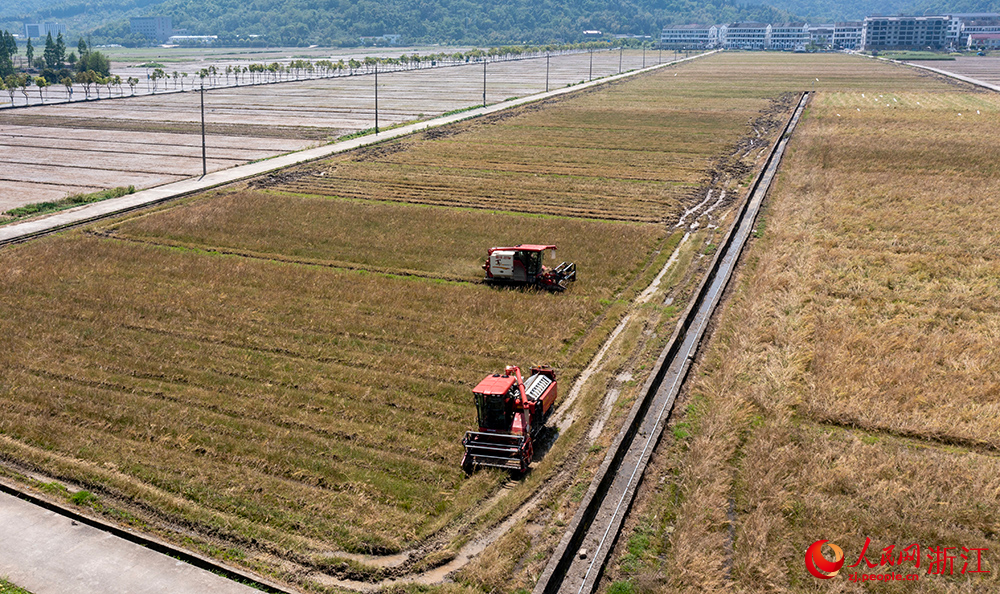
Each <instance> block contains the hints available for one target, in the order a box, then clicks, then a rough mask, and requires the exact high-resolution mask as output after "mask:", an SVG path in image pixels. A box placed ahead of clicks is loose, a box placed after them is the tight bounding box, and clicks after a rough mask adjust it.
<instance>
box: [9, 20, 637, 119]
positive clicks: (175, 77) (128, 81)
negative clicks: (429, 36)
mask: <svg viewBox="0 0 1000 594" xmlns="http://www.w3.org/2000/svg"><path fill="white" fill-rule="evenodd" d="M4 40H6V37H4ZM640 43H641V42H639V41H637V40H625V41H622V42H621V43H619V44H618V45H634V46H638V45H639V44H640ZM4 47H6V45H5V46H4ZM615 47H617V45H616V46H615ZM16 49H17V48H16V44H15V46H14V51H13V53H14V54H16ZM77 49H78V51H79V52H80V56H81V57H80V58H76V57H75V55H74V54H73V53H72V52H71V53H70V54H69V56H66V55H65V44H64V43H62V42H61V38H57V39H56V40H55V41H53V43H52V44H51V47H50V44H46V50H47V54H45V53H43V55H42V57H40V58H37V59H36V62H35V63H36V65H37V66H38V67H39V68H41V69H42V72H43V73H44V72H46V71H52V72H55V74H56V80H51V78H47V77H46V76H44V75H37V76H33V75H32V74H31V73H28V72H21V71H15V72H13V73H10V74H8V75H6V76H0V89H2V90H6V91H7V93H8V94H9V95H10V100H11V104H12V105H13V104H14V97H15V96H16V94H17V93H18V92H20V93H21V94H22V95H23V96H24V103H25V104H26V105H27V104H28V103H29V102H30V100H29V92H30V89H32V87H34V90H37V91H38V99H39V102H40V103H44V102H45V89H46V88H48V87H50V86H52V85H54V84H61V85H64V86H65V87H66V93H67V95H68V96H69V99H70V100H72V97H73V90H74V88H79V87H82V88H83V90H84V93H85V96H86V98H87V99H90V98H91V95H92V94H94V95H96V98H97V99H100V98H101V93H102V92H103V91H102V90H101V89H102V88H106V89H107V97H109V98H110V97H113V96H114V91H115V89H117V93H118V96H119V97H123V96H124V95H125V90H124V86H125V85H128V87H129V89H130V92H131V95H135V91H136V87H137V86H138V85H139V83H140V82H141V81H140V79H139V78H137V77H133V76H130V77H126V78H124V79H123V78H122V77H121V76H119V75H111V74H110V73H109V70H108V66H109V64H108V62H107V58H106V57H104V56H102V55H100V54H99V52H95V51H91V50H90V48H89V47H88V46H87V44H86V42H84V41H83V40H82V39H81V40H80V42H79V44H78V46H77ZM602 49H603V50H607V49H612V44H611V43H609V42H607V41H590V42H584V43H575V44H548V45H538V46H497V47H491V48H487V49H473V50H469V51H466V52H461V51H455V52H447V51H444V52H438V53H431V54H417V53H412V54H402V55H400V56H399V57H398V58H394V57H385V56H379V57H375V56H366V57H364V58H360V59H358V58H350V59H348V60H343V59H341V60H337V61H336V62H335V61H333V60H325V59H324V60H316V61H311V60H304V59H296V60H291V61H289V62H287V63H280V62H271V63H269V64H268V63H251V64H246V65H227V66H226V67H225V68H219V67H216V66H214V65H213V66H208V67H206V68H202V69H201V70H199V71H197V72H195V73H193V75H194V76H196V77H197V78H198V79H199V82H200V83H201V85H203V86H206V87H218V86H222V85H225V86H230V85H236V86H240V85H245V84H250V85H255V84H264V83H273V82H282V81H290V80H301V79H302V78H303V77H305V78H317V77H319V78H330V77H336V76H353V75H355V74H370V73H372V72H374V71H376V70H377V71H379V72H393V71H400V70H413V69H419V68H434V67H439V66H452V65H459V64H465V63H472V62H483V61H488V62H495V61H505V60H519V59H525V58H537V57H542V56H545V55H552V54H558V53H565V52H576V51H586V50H591V51H594V50H602ZM8 53H9V52H8ZM95 54H97V55H96V56H95ZM3 55H4V54H3V52H0V57H2V56H3ZM63 60H65V62H66V64H64V63H63ZM29 61H30V58H29ZM50 64H51V65H52V66H51V67H49V65H50ZM70 64H72V65H74V66H75V68H77V70H76V72H75V74H74V73H72V72H71V71H70V70H69V69H68V68H63V67H62V66H68V65H70ZM81 64H83V69H81ZM92 66H93V67H95V68H98V69H99V70H95V69H92V68H91V67H92ZM146 66H147V73H146V85H147V91H148V92H149V93H152V94H155V93H156V92H158V91H159V90H161V86H160V85H161V84H162V85H163V87H162V88H163V89H164V90H170V89H171V84H172V88H173V90H181V91H183V90H185V85H186V84H187V79H188V77H189V76H190V75H189V74H188V73H187V72H178V71H173V72H172V73H168V72H167V71H166V70H165V69H164V67H163V65H162V64H158V63H152V62H151V63H148V64H147V65H146ZM56 68H60V69H59V70H58V71H56V70H55V69H56ZM75 85H78V87H77V86H75ZM191 88H194V87H193V85H192V87H191Z"/></svg>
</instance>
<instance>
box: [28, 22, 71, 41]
mask: <svg viewBox="0 0 1000 594" xmlns="http://www.w3.org/2000/svg"><path fill="white" fill-rule="evenodd" d="M49 33H51V34H52V37H58V36H59V34H60V33H62V34H63V35H65V34H66V25H60V24H59V23H25V24H24V36H25V37H28V38H32V39H35V38H38V37H46V36H48V34H49Z"/></svg>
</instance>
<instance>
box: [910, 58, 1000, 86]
mask: <svg viewBox="0 0 1000 594" xmlns="http://www.w3.org/2000/svg"><path fill="white" fill-rule="evenodd" d="M894 61H896V60H894ZM900 63H901V64H906V65H907V66H913V67H914V68H921V69H923V70H929V71H930V72H936V73H938V74H943V75H945V76H950V77H951V78H955V79H958V80H960V81H963V82H967V83H969V84H973V85H976V86H977V87H983V88H984V89H989V90H991V91H997V92H1000V85H991V84H990V83H988V82H984V81H981V80H979V79H977V78H972V77H971V76H965V75H963V74H958V73H956V72H948V71H947V70H941V69H940V68H933V67H931V66H924V65H923V64H914V63H913V62H900Z"/></svg>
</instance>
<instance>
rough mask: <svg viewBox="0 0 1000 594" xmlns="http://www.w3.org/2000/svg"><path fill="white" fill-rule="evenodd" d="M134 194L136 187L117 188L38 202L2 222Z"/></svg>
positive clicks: (6, 213) (24, 207)
mask: <svg viewBox="0 0 1000 594" xmlns="http://www.w3.org/2000/svg"><path fill="white" fill-rule="evenodd" d="M134 193H135V186H128V187H117V188H112V189H110V190H102V191H100V192H92V193H90V194H73V195H72V196H67V197H66V198H62V199H61V200H55V201H52V202H36V203H35V204H28V205H27V206H19V207H17V208H12V209H10V210H8V211H7V212H5V213H4V215H6V217H7V218H6V219H5V220H2V222H4V223H12V222H15V221H20V220H23V219H27V218H30V217H35V216H40V215H45V214H50V213H53V212H59V211H60V210H66V209H68V208H73V207H74V206H81V205H83V204H90V203H91V202H100V201H102V200H108V199H109V198H119V197H121V196H127V195H129V194H134Z"/></svg>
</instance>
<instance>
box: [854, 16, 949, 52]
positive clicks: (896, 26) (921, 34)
mask: <svg viewBox="0 0 1000 594" xmlns="http://www.w3.org/2000/svg"><path fill="white" fill-rule="evenodd" d="M951 20H952V19H951V17H947V16H896V17H867V18H866V19H865V22H864V29H863V30H862V32H861V45H862V48H863V49H864V50H866V51H878V50H921V49H931V50H940V49H944V48H945V47H946V46H947V44H948V42H947V39H948V30H949V26H950V25H951Z"/></svg>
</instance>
